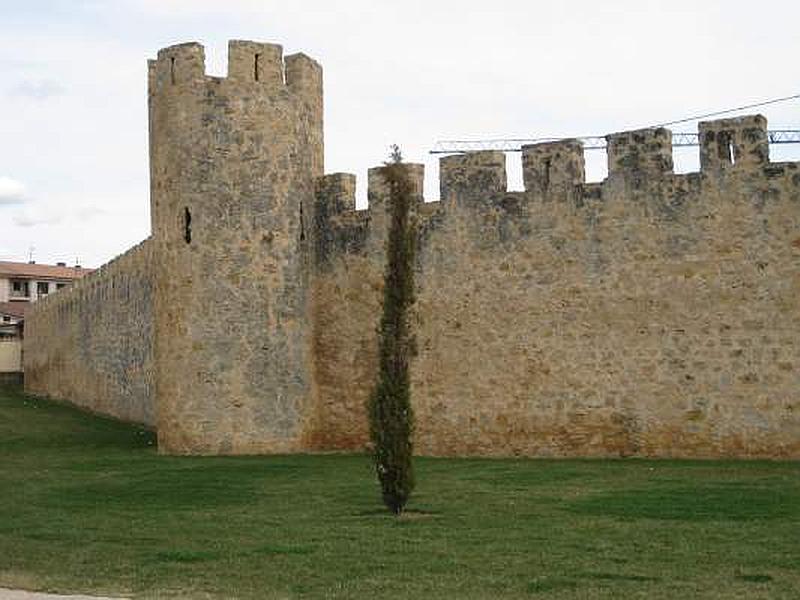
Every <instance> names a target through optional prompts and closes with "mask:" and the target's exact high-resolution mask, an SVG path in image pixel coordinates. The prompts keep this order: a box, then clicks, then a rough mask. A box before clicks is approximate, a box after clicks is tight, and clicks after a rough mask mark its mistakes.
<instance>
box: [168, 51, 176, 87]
mask: <svg viewBox="0 0 800 600" xmlns="http://www.w3.org/2000/svg"><path fill="white" fill-rule="evenodd" d="M169 82H170V83H171V84H172V85H175V57H174V56H173V57H171V58H170V59H169Z"/></svg>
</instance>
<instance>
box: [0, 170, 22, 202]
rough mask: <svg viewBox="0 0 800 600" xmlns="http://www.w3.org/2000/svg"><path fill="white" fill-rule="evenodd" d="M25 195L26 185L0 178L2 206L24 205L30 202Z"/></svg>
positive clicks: (8, 178)
mask: <svg viewBox="0 0 800 600" xmlns="http://www.w3.org/2000/svg"><path fill="white" fill-rule="evenodd" d="M25 193H26V190H25V184H23V183H21V182H19V181H17V180H16V179H11V178H10V177H0V206H3V205H9V204H24V203H25V202H27V200H28V199H27V197H26V196H25Z"/></svg>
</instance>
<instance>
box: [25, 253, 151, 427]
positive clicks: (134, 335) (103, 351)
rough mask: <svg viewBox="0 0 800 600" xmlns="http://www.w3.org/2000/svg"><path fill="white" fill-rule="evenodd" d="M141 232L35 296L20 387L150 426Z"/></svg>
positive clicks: (146, 275)
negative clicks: (69, 280) (137, 240)
mask: <svg viewBox="0 0 800 600" xmlns="http://www.w3.org/2000/svg"><path fill="white" fill-rule="evenodd" d="M152 268H153V261H152V248H151V242H150V239H149V238H148V239H147V240H145V241H144V242H142V243H141V244H139V245H138V246H135V247H134V248H131V249H130V250H128V252H126V253H125V254H123V255H121V256H119V257H117V258H116V259H114V260H113V261H111V262H109V263H108V264H106V265H104V266H103V267H101V268H100V269H98V270H96V271H93V272H92V273H90V274H88V275H86V276H85V277H83V278H81V279H79V280H77V281H75V282H74V283H73V284H72V285H71V286H70V287H68V288H65V289H63V290H59V291H58V292H56V293H54V294H51V295H50V296H48V297H46V298H43V299H41V300H39V301H38V302H37V303H36V304H35V305H34V306H33V307H32V309H31V310H30V311H29V312H28V315H27V317H26V320H25V340H24V349H25V352H24V361H25V389H26V390H27V391H28V392H30V393H32V394H36V395H40V396H47V397H51V398H54V399H58V400H66V401H68V402H71V403H73V404H75V405H77V406H80V407H83V408H86V409H88V410H90V411H92V412H97V413H102V414H106V415H110V416H112V417H116V418H119V419H124V420H126V421H134V422H137V423H144V424H146V425H150V426H155V424H156V421H155V400H154V392H153V376H154V375H153V370H154V369H153V367H154V365H153V277H152Z"/></svg>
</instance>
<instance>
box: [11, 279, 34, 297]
mask: <svg viewBox="0 0 800 600" xmlns="http://www.w3.org/2000/svg"><path fill="white" fill-rule="evenodd" d="M29 291H30V290H29V287H28V282H27V281H24V280H21V279H13V280H12V281H11V295H12V296H16V297H24V298H27V297H28V296H29Z"/></svg>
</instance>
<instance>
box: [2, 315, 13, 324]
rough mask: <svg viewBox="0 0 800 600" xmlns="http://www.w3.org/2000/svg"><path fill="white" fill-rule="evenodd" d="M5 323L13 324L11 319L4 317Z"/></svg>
mask: <svg viewBox="0 0 800 600" xmlns="http://www.w3.org/2000/svg"><path fill="white" fill-rule="evenodd" d="M3 323H11V317H8V316H6V315H3Z"/></svg>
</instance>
